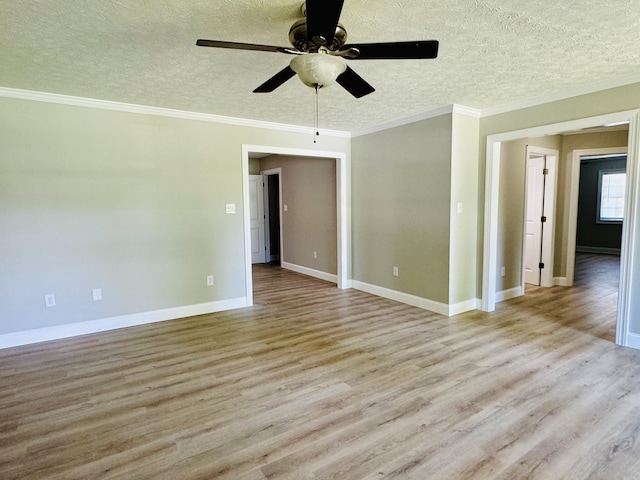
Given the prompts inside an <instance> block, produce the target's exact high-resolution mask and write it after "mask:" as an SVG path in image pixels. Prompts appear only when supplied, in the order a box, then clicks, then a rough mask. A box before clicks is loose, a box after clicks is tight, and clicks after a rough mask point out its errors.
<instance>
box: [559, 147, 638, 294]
mask: <svg viewBox="0 0 640 480" xmlns="http://www.w3.org/2000/svg"><path fill="white" fill-rule="evenodd" d="M628 150H629V149H628V148H627V147H612V148H587V149H582V150H573V151H572V152H570V153H569V154H567V155H568V156H569V155H571V157H570V158H568V159H567V160H569V161H570V162H571V163H570V165H571V169H570V170H569V174H570V175H571V178H570V179H569V217H568V218H569V227H568V228H569V230H568V233H567V234H568V238H567V240H568V244H567V263H566V266H565V271H566V275H567V285H566V286H568V287H570V286H572V285H573V277H574V274H575V265H576V248H577V246H576V236H577V232H578V200H579V197H580V195H579V193H580V158H581V157H584V156H591V155H610V154H616V153H618V154H620V155H627V154H628Z"/></svg>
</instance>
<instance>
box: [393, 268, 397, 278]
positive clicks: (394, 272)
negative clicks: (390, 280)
mask: <svg viewBox="0 0 640 480" xmlns="http://www.w3.org/2000/svg"><path fill="white" fill-rule="evenodd" d="M392 272H393V276H394V277H397V276H398V267H393V270H392Z"/></svg>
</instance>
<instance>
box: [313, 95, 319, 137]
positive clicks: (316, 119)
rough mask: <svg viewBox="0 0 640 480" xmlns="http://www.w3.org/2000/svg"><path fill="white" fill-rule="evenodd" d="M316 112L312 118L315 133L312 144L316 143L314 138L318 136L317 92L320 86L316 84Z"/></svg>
mask: <svg viewBox="0 0 640 480" xmlns="http://www.w3.org/2000/svg"><path fill="white" fill-rule="evenodd" d="M315 87H316V111H315V116H314V118H313V129H314V131H315V135H314V136H313V143H316V137H317V136H319V135H320V132H319V131H318V90H320V85H318V84H316V86H315Z"/></svg>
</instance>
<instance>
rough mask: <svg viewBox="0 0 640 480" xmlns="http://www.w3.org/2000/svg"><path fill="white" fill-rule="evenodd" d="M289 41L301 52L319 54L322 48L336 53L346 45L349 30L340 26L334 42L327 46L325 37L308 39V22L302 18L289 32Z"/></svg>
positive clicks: (337, 28) (337, 27)
mask: <svg viewBox="0 0 640 480" xmlns="http://www.w3.org/2000/svg"><path fill="white" fill-rule="evenodd" d="M289 41H290V42H291V45H293V46H294V47H296V48H297V49H298V50H300V51H301V52H317V51H318V50H319V49H320V48H322V47H324V48H326V49H327V50H330V51H332V52H335V51H338V50H339V49H340V47H342V45H344V44H345V43H346V41H347V30H346V29H345V28H344V26H343V25H341V24H338V25H337V26H336V32H335V35H334V36H333V41H332V42H331V43H330V44H327V42H326V39H324V38H323V37H315V38H308V35H307V20H306V18H301V19H300V20H298V21H296V22H295V23H294V24H293V25H292V26H291V29H290V30H289Z"/></svg>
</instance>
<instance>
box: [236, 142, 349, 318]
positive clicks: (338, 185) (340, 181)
mask: <svg viewBox="0 0 640 480" xmlns="http://www.w3.org/2000/svg"><path fill="white" fill-rule="evenodd" d="M256 155H257V156H263V157H267V156H292V157H315V158H316V159H324V160H331V165H332V167H331V169H332V170H331V171H332V172H333V175H335V178H334V181H335V183H334V185H335V193H334V195H335V203H334V204H335V212H334V220H333V227H334V231H335V236H334V237H332V238H331V240H330V242H331V244H332V246H333V250H334V257H335V259H336V260H335V263H334V269H335V271H336V274H332V275H331V279H330V281H332V282H334V283H336V284H337V287H338V288H340V289H344V288H349V287H350V284H349V282H348V280H347V270H348V269H347V265H348V264H349V249H348V238H349V237H350V235H349V227H348V226H349V224H350V222H349V218H348V208H347V205H348V192H349V183H350V180H349V177H348V168H347V154H346V152H327V151H318V150H301V149H293V148H282V147H269V146H256V145H243V146H242V168H243V192H244V194H243V196H244V210H243V212H244V226H245V272H246V273H245V275H246V277H245V278H246V281H245V287H246V290H245V291H246V298H247V304H248V305H252V304H253V273H252V265H253V261H252V260H253V255H252V250H253V248H252V245H255V243H256V242H255V241H252V233H253V232H252V225H251V219H252V215H251V211H250V206H251V198H250V196H251V191H252V188H251V181H250V168H249V164H250V161H249V160H250V157H251V156H256ZM309 160H312V158H309ZM260 170H261V171H262V173H265V174H267V175H266V178H267V179H268V178H269V177H270V176H271V175H275V174H276V173H277V176H278V189H279V207H280V208H279V213H280V219H279V220H280V221H279V223H280V225H279V230H280V232H279V242H275V243H279V248H278V254H277V255H279V261H280V263H281V265H282V267H283V268H289V269H291V270H294V271H299V272H300V273H305V274H311V275H312V276H318V277H319V278H322V277H320V276H319V275H318V274H321V273H322V272H316V271H315V270H313V269H311V268H306V267H301V268H298V267H299V265H295V264H292V263H291V262H287V261H286V260H287V258H288V257H287V255H289V254H287V253H286V251H285V248H286V245H283V241H282V239H283V238H284V237H285V235H286V234H285V232H284V231H283V230H284V229H283V224H284V223H285V222H284V219H283V217H282V215H283V214H285V212H287V211H288V212H289V214H294V213H295V214H300V213H301V212H302V213H304V208H297V207H298V205H297V204H296V205H287V204H286V203H284V202H283V201H282V188H283V185H285V184H286V182H287V179H286V178H285V175H284V172H270V170H271V169H270V168H264V169H262V168H261V169H260ZM311 180H313V174H312V175H311ZM256 195H257V194H256ZM268 202H269V200H268V199H267V203H268ZM262 203H263V208H264V203H265V202H264V197H263V202H262ZM288 207H289V208H288ZM271 213H272V212H270V215H271ZM258 216H259V214H258ZM264 216H265V214H264V213H263V218H264ZM264 225H265V224H264V223H263V232H266V231H267V227H265V226H264ZM269 229H270V227H269ZM264 239H265V240H264V248H266V247H267V246H266V241H267V240H266V235H265V236H264ZM269 241H270V242H272V243H274V242H273V241H272V240H271V237H270V239H269ZM269 251H270V252H271V251H272V249H271V248H270V249H269ZM289 251H290V250H289ZM265 252H266V250H265ZM307 253H309V252H306V251H305V254H307ZM310 253H311V255H312V258H313V257H314V256H315V254H316V253H317V254H318V257H320V252H318V251H317V250H315V251H314V250H313V248H311V249H310ZM266 258H267V256H266V253H265V260H266ZM336 264H337V265H336Z"/></svg>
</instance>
